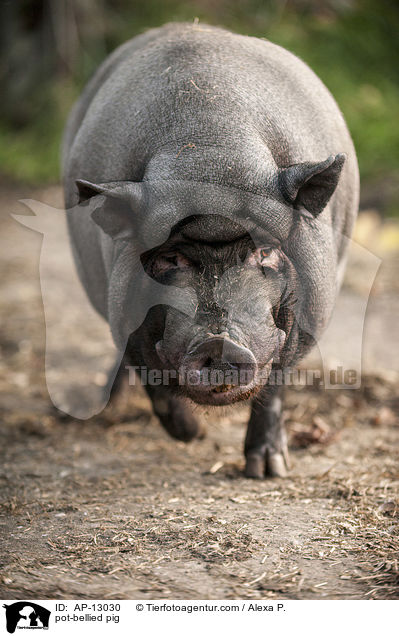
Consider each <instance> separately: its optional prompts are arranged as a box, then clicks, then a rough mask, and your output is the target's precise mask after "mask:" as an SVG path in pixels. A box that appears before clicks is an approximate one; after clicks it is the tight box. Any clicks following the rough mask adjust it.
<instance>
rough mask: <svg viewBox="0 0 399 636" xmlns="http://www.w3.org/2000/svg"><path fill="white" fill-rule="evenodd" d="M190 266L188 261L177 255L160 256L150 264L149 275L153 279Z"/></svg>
mask: <svg viewBox="0 0 399 636" xmlns="http://www.w3.org/2000/svg"><path fill="white" fill-rule="evenodd" d="M189 266H190V261H189V260H188V259H187V258H185V256H183V255H182V254H179V253H177V252H176V253H170V254H160V255H159V256H157V257H156V258H155V259H154V260H153V261H152V264H151V274H152V276H154V277H155V278H157V277H159V276H163V275H164V274H167V273H168V272H172V271H176V270H186V269H187V268H188V267H189Z"/></svg>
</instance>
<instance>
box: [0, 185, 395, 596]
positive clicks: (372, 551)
mask: <svg viewBox="0 0 399 636" xmlns="http://www.w3.org/2000/svg"><path fill="white" fill-rule="evenodd" d="M27 196H28V197H32V198H37V199H39V200H42V201H48V202H49V203H51V204H55V205H58V206H59V207H61V199H60V191H59V189H57V188H53V189H49V190H46V191H38V192H34V193H32V192H29V191H23V190H22V189H11V188H9V189H8V190H6V189H4V188H3V191H2V194H1V195H0V209H1V226H0V230H1V233H0V242H1V244H0V247H1V250H0V267H1V288H2V292H1V302H0V315H1V330H0V345H1V350H2V359H1V364H0V389H1V395H2V397H1V407H0V416H1V427H0V435H1V445H0V448H1V454H2V456H3V463H2V468H1V472H0V484H1V486H0V487H1V520H0V528H1V530H0V531H1V546H2V548H1V553H0V570H1V571H0V598H3V599H22V598H41V599H45V598H54V599H59V598H88V599H90V598H120V599H131V598H149V599H154V598H159V599H160V598H167V599H199V598H201V599H232V598H242V599H269V598H270V599H274V598H279V599H321V598H323V599H388V598H389V599H392V598H399V573H398V563H399V556H398V555H399V524H398V521H399V498H398V497H399V496H398V486H399V444H398V441H399V419H398V414H399V396H398V392H397V376H396V375H395V369H394V366H395V362H396V357H397V344H398V340H396V339H395V338H396V336H397V333H398V332H397V323H396V322H395V318H393V314H394V312H396V309H397V305H395V302H397V300H395V298H394V295H395V294H396V295H397V289H398V282H397V272H398V267H397V265H398V250H397V227H396V226H395V227H394V228H393V229H392V228H390V232H389V233H388V234H389V237H391V238H390V239H389V240H388V241H387V240H386V235H387V232H386V227H385V226H384V227H382V226H381V227H380V226H378V232H377V231H376V228H375V224H376V223H377V225H378V221H376V219H375V216H373V215H369V216H368V217H367V216H365V217H364V218H365V219H366V221H364V223H363V226H362V227H363V230H364V228H366V230H367V227H369V226H370V227H371V230H367V232H368V234H371V235H373V236H374V238H375V237H377V236H378V237H379V239H380V243H381V244H382V243H384V245H385V248H386V250H387V251H386V255H384V259H383V266H382V267H381V269H380V272H379V274H378V276H377V280H376V284H375V285H374V287H373V290H374V291H373V301H372V303H371V306H369V310H370V311H369V313H368V323H367V324H368V325H372V326H373V329H372V330H371V331H370V329H368V331H367V339H368V340H367V343H366V345H367V344H368V343H370V346H369V351H370V352H371V353H370V356H369V360H371V362H369V363H368V364H366V366H365V370H366V371H365V374H364V378H363V381H362V385H361V388H360V389H358V390H349V389H341V390H328V391H327V390H324V389H323V388H321V387H317V386H313V387H302V386H293V387H289V388H288V389H287V395H286V405H285V407H286V408H285V418H286V423H287V427H288V431H289V440H290V452H291V460H292V470H291V472H290V475H289V477H288V478H287V479H284V480H282V479H274V480H264V481H253V480H248V479H245V478H244V477H243V474H242V469H243V456H242V446H243V439H244V436H245V421H246V417H247V416H248V408H247V407H246V406H239V407H235V408H232V409H227V408H226V409H223V410H222V411H219V410H216V409H215V410H212V409H210V410H208V411H205V412H203V413H202V417H203V418H204V420H206V422H207V428H208V432H207V436H206V438H205V439H203V440H196V441H194V442H192V443H191V444H188V445H186V444H183V443H181V442H176V441H175V440H172V439H170V438H169V437H167V435H166V434H165V433H164V431H163V430H162V429H161V427H160V425H159V424H158V422H157V421H156V419H155V418H154V417H153V416H152V415H151V412H150V408H149V402H148V400H147V398H146V397H145V395H144V392H143V390H142V389H141V388H140V387H126V389H125V391H124V394H123V395H122V396H121V398H120V399H119V400H118V402H117V403H116V404H113V405H111V406H108V407H107V409H106V410H105V411H103V412H102V413H101V414H99V415H97V416H95V417H92V418H91V419H89V420H87V421H81V420H77V419H74V418H73V417H70V416H65V415H63V414H62V413H61V412H60V411H57V410H56V409H55V408H54V406H53V405H52V403H51V400H50V399H49V395H48V391H47V388H46V382H45V373H44V350H45V328H44V324H45V323H44V313H43V303H42V300H41V294H40V283H39V269H38V268H39V253H40V244H41V239H40V236H39V235H34V234H33V233H32V232H31V231H29V230H27V229H26V228H23V227H22V226H20V225H18V224H17V223H16V222H15V221H14V220H12V219H10V218H9V216H8V215H9V213H10V212H18V213H20V214H21V213H22V214H24V213H26V211H24V209H23V207H22V206H21V205H20V204H18V203H17V202H16V201H17V199H20V198H24V197H27ZM367 224H368V225H367ZM373 224H374V225H373ZM364 232H365V230H364V231H363V234H364ZM367 232H366V234H367ZM395 232H396V234H395ZM392 236H393V238H392ZM384 237H385V238H384ZM395 237H396V238H395ZM391 239H392V240H391ZM387 245H388V246H387ZM64 248H65V246H64V245H63V244H61V243H60V244H58V245H56V246H55V250H54V252H55V254H56V255H57V258H58V259H59V262H61V268H62V263H63V262H64V261H63V258H64V256H63V254H64V251H63V250H64ZM362 276H363V270H362V268H361V267H360V274H359V268H358V269H356V267H355V265H354V264H351V263H350V267H349V273H348V277H347V283H346V286H345V287H344V296H343V298H344V301H345V302H344V304H343V305H342V307H343V308H346V310H347V309H348V307H349V308H350V307H352V306H354V305H356V302H357V301H356V298H357V296H356V294H358V293H361V284H362ZM348 281H349V282H348ZM353 281H355V282H353ZM387 290H388V291H389V293H388V291H387ZM71 311H72V310H71V306H70V304H69V303H64V304H63V305H62V307H61V310H60V307H58V315H59V314H61V315H62V316H61V317H62V320H63V321H64V322H66V323H67V324H68V325H71V324H73V316H72V313H71ZM343 320H344V322H345V323H346V322H348V321H350V315H344V316H343ZM60 321H61V318H60ZM384 321H385V322H384ZM366 326H367V325H366ZM395 329H396V332H395ZM66 334H67V335H66V336H65V337H64V338H61V343H60V347H61V348H62V347H63V348H64V351H70V350H71V348H72V349H73V348H74V347H82V348H84V347H87V346H88V345H87V343H88V342H89V341H90V333H89V332H87V333H86V334H84V333H83V334H82V332H80V333H79V334H76V333H75V332H74V329H72V328H69V331H68V330H67V331H66ZM395 334H396V335H395ZM387 335H389V337H388V338H387V337H386V336H387ZM349 340H350V339H349ZM348 346H349V341H348ZM395 346H396V349H395ZM384 351H385V353H384ZM395 351H396V353H395ZM376 352H377V354H376ZM372 354H373V355H374V354H376V355H377V357H378V355H379V354H381V355H380V358H379V364H377V363H376V360H375V358H373V357H372ZM100 376H101V374H100Z"/></svg>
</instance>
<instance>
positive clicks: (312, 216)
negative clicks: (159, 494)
mask: <svg viewBox="0 0 399 636" xmlns="http://www.w3.org/2000/svg"><path fill="white" fill-rule="evenodd" d="M63 164H64V184H65V200H66V207H67V208H74V209H72V210H71V211H70V212H69V214H68V218H69V228H70V235H71V240H72V245H73V249H74V254H75V258H76V262H77V267H78V271H79V275H80V278H81V280H82V282H83V284H84V286H85V288H86V290H87V293H88V295H89V297H90V299H91V301H92V303H93V305H94V306H95V307H96V309H97V310H98V311H99V312H100V314H102V315H103V316H104V318H105V319H106V320H108V322H109V324H110V327H111V331H112V334H113V337H114V340H115V343H116V344H117V346H118V347H119V349H120V351H125V348H126V353H125V357H124V360H123V364H122V367H123V366H124V365H125V364H126V363H129V364H131V365H138V366H139V365H145V366H147V367H149V368H150V369H175V370H179V371H180V372H181V373H183V372H186V371H189V372H190V373H191V374H192V376H193V377H195V378H196V379H197V380H198V384H197V385H193V386H192V385H190V386H183V387H173V386H158V387H154V386H153V387H147V391H148V393H149V395H150V397H151V399H152V402H153V406H154V411H155V413H156V414H157V415H158V416H159V418H160V420H161V422H162V424H163V425H164V426H165V428H166V429H167V430H168V431H169V433H170V434H172V435H173V436H175V437H177V438H179V439H184V440H189V439H191V438H193V437H195V436H198V435H199V434H200V429H199V425H198V422H197V420H196V418H195V416H194V415H193V413H192V411H191V408H190V402H189V401H188V400H187V399H186V397H187V396H188V397H190V398H191V399H192V400H193V401H195V402H198V403H202V404H215V405H217V404H230V403H233V402H236V401H238V400H242V399H248V398H251V397H254V396H256V397H255V399H254V402H253V406H252V413H251V417H250V422H249V426H248V432H247V437H246V442H245V455H246V474H247V476H249V477H262V476H264V475H278V476H283V475H284V474H285V473H286V469H287V467H288V453H287V446H286V440H285V434H284V430H283V427H282V423H281V420H280V415H281V396H280V395H279V393H280V390H279V389H276V388H274V387H272V386H270V385H267V384H266V386H265V382H263V383H262V382H261V380H260V377H261V376H262V377H263V378H265V377H266V378H267V377H268V374H269V373H270V370H271V369H272V368H278V367H280V368H281V367H282V368H285V367H287V366H290V365H292V364H294V363H295V362H297V361H298V360H299V359H300V357H301V356H303V355H304V353H305V352H306V351H307V350H308V349H309V347H311V346H312V344H313V343H314V342H315V341H316V340H317V338H318V337H319V335H320V334H321V332H322V331H323V329H324V327H325V326H326V325H327V323H328V320H329V318H330V316H331V312H332V309H333V306H334V302H335V299H336V294H337V292H338V288H339V284H340V279H341V276H342V271H343V264H344V256H345V250H346V242H347V240H346V239H347V237H349V236H350V234H351V230H352V226H353V222H354V219H355V216H356V213H357V207H358V169H357V162H356V156H355V152H354V148H353V145H352V141H351V139H350V136H349V133H348V130H347V128H346V125H345V123H344V120H343V118H342V115H341V113H340V111H339V109H338V107H337V105H336V104H335V102H334V100H333V98H332V97H331V95H330V94H329V92H328V91H327V89H326V88H325V87H324V86H323V84H322V83H321V82H320V80H319V79H318V78H317V77H316V76H315V75H314V74H313V72H312V71H311V70H310V69H309V68H308V67H307V66H306V65H305V64H304V63H303V62H301V61H300V60H299V59H297V58H296V57H295V56H294V55H292V54H291V53H289V52H287V51H285V50H284V49H281V48H280V47H278V46H275V45H274V44H271V43H270V42H267V41H265V40H259V39H256V38H251V37H245V36H241V35H234V34H231V33H229V32H227V31H224V30H221V29H217V28H213V27H208V26H206V25H190V24H170V25H166V26H164V27H162V28H160V29H154V30H151V31H149V32H147V33H145V34H143V35H140V36H138V37H136V38H134V39H133V40H131V41H130V42H127V43H126V44H125V45H124V46H122V47H120V48H119V49H117V50H116V51H115V52H114V53H113V54H112V55H111V56H110V57H109V58H108V59H107V60H106V61H105V62H104V64H103V65H102V66H101V67H100V68H99V70H98V71H97V73H96V74H95V75H94V77H93V78H92V79H91V81H90V82H89V84H88V86H87V87H86V89H85V91H84V92H83V95H82V97H81V98H80V100H79V101H78V103H77V104H76V106H75V108H74V110H73V112H72V114H71V116H70V119H69V122H68V125H67V129H66V134H65V141H64V153H63ZM78 204H79V205H78ZM122 367H121V368H122ZM209 369H211V370H219V371H222V372H226V371H231V370H233V371H242V370H244V371H245V372H246V373H248V376H246V380H245V381H244V382H241V381H240V382H237V381H235V380H234V381H232V382H231V383H230V382H227V381H224V382H222V384H221V385H217V386H216V385H215V384H211V385H207V384H205V383H204V382H203V379H204V377H205V376H204V372H206V371H207V370H209ZM120 376H121V371H120V372H119V373H118V375H117V377H116V380H115V386H116V385H117V384H118V383H119V380H120Z"/></svg>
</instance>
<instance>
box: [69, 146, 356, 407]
mask: <svg viewBox="0 0 399 636" xmlns="http://www.w3.org/2000/svg"><path fill="white" fill-rule="evenodd" d="M343 160H344V159H343V157H341V156H338V157H337V158H333V157H332V158H330V159H328V160H327V161H326V162H322V163H321V164H300V167H298V166H293V167H290V168H288V169H285V170H284V171H280V172H279V174H278V178H276V179H274V180H273V182H272V183H271V184H269V191H268V192H267V194H263V195H258V194H254V193H253V192H248V191H245V190H240V189H238V188H234V187H225V186H221V185H215V184H204V183H196V182H188V181H187V182H184V181H180V182H175V183H168V182H166V181H165V182H158V183H154V182H152V183H151V182H147V183H146V182H141V183H128V182H126V183H115V184H103V185H100V186H94V185H93V184H90V183H88V182H83V181H81V182H79V189H80V194H81V198H82V199H88V198H91V197H93V194H96V195H97V194H105V195H106V197H105V200H104V199H103V198H102V199H101V200H100V201H99V203H98V204H97V206H96V205H95V206H94V208H95V209H94V211H92V214H91V216H92V218H93V220H94V221H95V222H96V223H97V224H98V225H100V226H101V228H102V229H103V230H104V231H105V232H106V233H107V234H108V235H110V236H111V238H112V239H113V242H111V243H112V247H110V245H109V246H108V248H109V249H111V252H112V258H109V259H108V260H109V262H110V263H111V264H110V266H109V272H108V273H109V278H108V290H107V295H108V319H109V322H110V326H111V330H112V333H113V336H114V339H115V342H116V343H117V345H118V346H119V347H120V348H123V347H125V346H126V344H127V342H128V341H129V342H130V341H131V340H132V338H131V334H132V333H133V332H134V333H135V337H133V341H135V344H134V345H133V347H136V348H137V347H139V348H140V353H141V357H142V359H144V363H145V364H146V365H147V366H148V367H149V368H153V369H164V370H166V369H167V370H170V371H173V372H177V373H178V374H179V375H180V379H183V382H180V390H183V391H184V392H185V393H186V394H187V395H188V396H189V397H191V398H192V399H193V400H194V401H196V402H198V403H204V404H215V405H216V404H228V403H232V402H235V401H238V400H241V399H245V398H248V397H249V396H250V395H252V394H255V393H256V392H257V390H259V388H260V387H261V386H263V385H264V384H265V383H266V382H267V380H268V377H269V374H270V372H271V369H272V367H273V365H275V366H276V365H277V366H278V365H282V366H285V365H287V364H290V363H291V362H292V361H293V360H294V359H295V355H296V353H297V351H298V349H299V348H300V347H301V346H302V348H303V344H304V342H305V341H306V340H308V341H309V340H312V339H313V338H314V337H316V336H317V334H318V332H319V331H320V328H322V327H323V326H325V323H326V321H327V320H328V318H329V316H330V313H331V308H332V305H333V300H334V295H335V276H336V254H335V252H334V239H333V233H332V228H331V223H329V222H328V221H327V223H321V224H320V222H319V219H318V214H319V213H320V212H321V211H322V210H323V208H324V207H325V205H326V203H327V201H328V199H329V197H330V196H331V194H332V193H333V191H334V189H335V186H336V185H337V182H338V176H339V172H340V169H341V167H342V163H343ZM94 198H95V199H97V198H98V197H97V196H95V197H94ZM318 302H319V303H320V306H318V304H317V303H318ZM140 325H141V326H140ZM137 342H138V344H137Z"/></svg>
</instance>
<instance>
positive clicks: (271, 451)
mask: <svg viewBox="0 0 399 636" xmlns="http://www.w3.org/2000/svg"><path fill="white" fill-rule="evenodd" d="M281 414H282V390H281V389H280V388H279V389H274V388H271V387H265V388H264V389H263V390H262V391H261V392H260V394H259V395H258V396H257V398H256V399H255V400H254V402H253V404H252V410H251V417H250V420H249V423H248V430H247V435H246V438H245V458H246V465H245V476H246V477H252V478H255V479H261V478H263V477H285V476H286V475H287V470H288V469H289V458H288V448H287V439H286V434H285V430H284V425H283V422H282V417H281Z"/></svg>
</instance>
